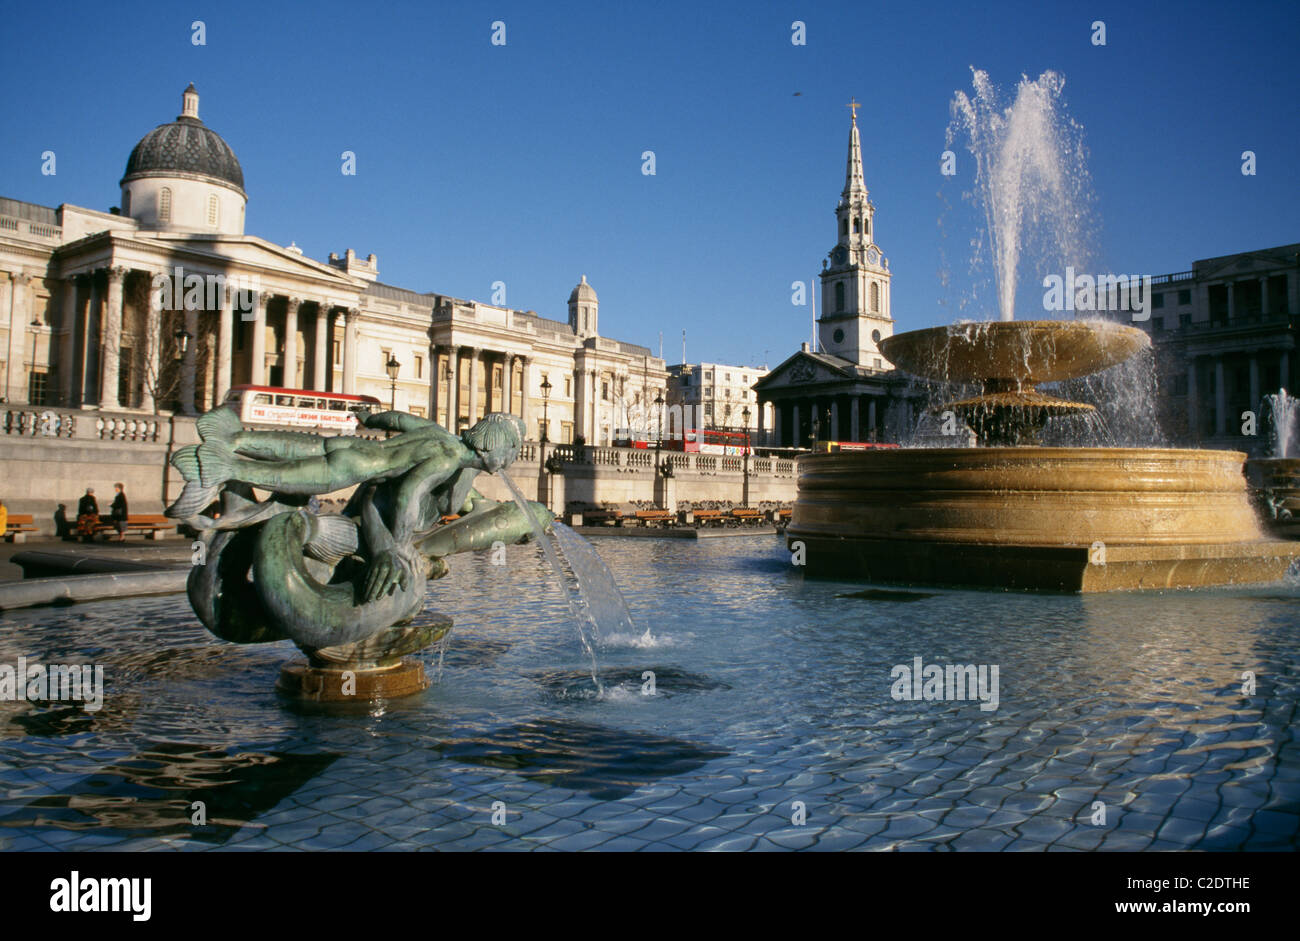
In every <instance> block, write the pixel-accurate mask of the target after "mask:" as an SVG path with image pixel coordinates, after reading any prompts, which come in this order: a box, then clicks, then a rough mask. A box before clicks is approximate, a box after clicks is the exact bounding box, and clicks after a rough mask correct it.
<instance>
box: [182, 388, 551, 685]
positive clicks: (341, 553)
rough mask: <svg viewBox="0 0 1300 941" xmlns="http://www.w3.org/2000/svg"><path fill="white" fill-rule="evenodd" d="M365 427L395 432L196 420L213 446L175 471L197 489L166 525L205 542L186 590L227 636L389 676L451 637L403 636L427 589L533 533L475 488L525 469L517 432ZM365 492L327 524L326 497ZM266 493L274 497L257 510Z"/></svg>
mask: <svg viewBox="0 0 1300 941" xmlns="http://www.w3.org/2000/svg"><path fill="white" fill-rule="evenodd" d="M358 418H359V420H360V421H361V423H362V424H363V425H364V426H365V427H367V428H371V429H378V430H384V431H388V432H395V434H394V435H393V436H392V437H390V438H387V439H385V440H376V439H369V438H363V437H351V436H340V437H325V436H321V435H314V434H302V433H291V432H275V431H246V430H245V429H244V428H243V427H242V426H241V425H240V422H239V419H238V416H236V415H235V413H234V412H232V411H231V410H229V409H227V408H224V407H223V408H218V409H216V410H214V411H211V412H208V413H207V414H206V415H204V416H203V417H202V418H200V419H199V421H198V430H199V435H200V438H201V440H202V443H201V444H199V445H196V446H192V447H188V448H184V449H182V450H180V451H178V452H177V453H176V454H175V455H174V456H173V457H172V463H173V464H174V465H175V466H176V468H177V469H178V470H179V471H180V473H181V475H182V476H183V477H184V478H185V481H186V483H185V488H184V489H183V490H182V492H181V495H180V497H179V498H178V499H177V500H176V502H175V503H174V504H172V506H170V507H169V508H168V509H167V515H169V516H171V517H174V518H176V519H179V520H181V521H183V522H185V523H187V524H189V525H190V526H193V527H194V528H195V529H197V530H199V531H200V533H201V539H202V541H203V543H204V546H205V549H206V558H205V561H204V564H202V565H196V566H195V567H194V570H193V571H192V572H191V573H190V578H189V584H188V592H189V598H190V603H191V604H192V605H193V607H194V611H195V613H196V614H198V616H199V619H200V620H201V621H202V622H203V624H204V626H206V627H207V628H208V629H209V630H210V631H212V632H213V633H214V634H216V635H217V636H218V637H221V638H223V639H225V640H229V641H233V642H236V643H261V642H266V641H276V640H283V639H285V638H288V639H290V640H293V641H294V642H295V643H296V644H297V645H298V646H299V647H300V648H302V649H303V650H304V651H306V652H307V653H308V655H309V657H310V658H311V660H312V662H313V663H314V664H315V663H349V662H356V663H366V664H382V663H386V662H390V661H391V660H392V659H393V658H394V657H396V656H400V654H401V653H405V652H410V651H412V650H416V649H419V648H420V647H423V646H427V645H428V644H429V643H432V642H433V641H435V640H437V639H438V638H439V637H440V636H441V635H442V634H444V633H446V631H447V630H449V629H450V627H451V620H450V618H445V617H435V618H433V621H432V623H424V624H421V625H419V626H407V627H402V625H408V624H409V622H410V621H411V620H412V619H413V618H415V617H416V616H417V615H419V614H420V612H421V611H422V609H423V607H424V602H425V594H426V589H427V587H428V584H429V581H430V580H431V579H437V578H440V577H442V576H443V575H445V574H446V573H447V564H446V562H444V561H443V560H444V558H445V557H446V556H449V555H452V554H454V553H457V552H472V551H475V550H479V549H488V548H491V547H492V546H493V545H494V544H495V543H498V542H501V543H505V544H512V543H519V542H526V541H527V540H528V539H529V538H530V537H531V536H532V535H533V532H534V526H533V522H532V521H530V520H529V519H528V518H527V517H526V516H525V514H524V513H523V511H521V510H520V508H519V507H518V506H517V505H515V504H514V503H513V502H511V503H501V502H497V501H494V500H488V499H486V498H485V497H483V495H482V494H480V493H479V492H478V491H477V490H475V489H474V487H473V483H474V478H475V477H476V476H477V475H478V474H479V473H480V472H482V471H488V472H495V471H498V470H503V469H504V468H506V467H508V466H509V465H510V464H511V463H512V462H513V461H514V460H515V459H516V458H517V457H518V455H519V449H520V446H521V444H522V434H523V425H522V422H520V420H519V419H518V418H515V417H514V416H512V415H504V414H492V415H488V416H487V417H486V418H484V419H483V420H482V421H480V422H479V423H478V424H476V425H475V426H474V427H473V428H471V429H469V430H468V431H466V432H465V434H464V435H463V436H462V437H457V436H455V435H453V434H451V433H450V432H448V431H447V430H445V429H444V428H442V427H441V426H439V425H437V424H436V423H434V422H431V421H428V420H427V419H423V418H419V417H417V416H415V415H411V414H408V413H406V412H382V413H380V414H370V413H358ZM352 486H356V487H357V490H356V491H355V493H354V494H353V496H352V499H351V500H350V501H349V502H348V504H347V506H346V507H345V508H344V509H343V511H342V512H341V513H322V512H319V510H318V509H317V507H318V504H317V502H316V501H315V499H314V498H315V497H316V496H318V495H321V494H327V493H333V492H336V491H339V490H343V489H346V488H348V487H352ZM254 487H257V488H259V489H262V490H267V491H270V496H269V497H267V498H266V499H265V500H259V499H257V497H256V496H255V494H254V492H253V488H254ZM529 508H530V511H531V513H532V514H533V516H534V517H535V518H536V520H537V522H538V523H539V524H540V525H541V526H542V527H548V526H550V524H551V522H552V521H553V520H554V516H553V515H552V514H551V513H550V511H549V510H547V509H546V508H545V507H544V506H542V505H541V504H539V503H530V504H529ZM457 514H459V517H460V518H459V519H455V520H452V521H450V522H446V523H444V522H443V520H444V518H445V517H448V516H455V515H457ZM425 620H428V618H426V619H425Z"/></svg>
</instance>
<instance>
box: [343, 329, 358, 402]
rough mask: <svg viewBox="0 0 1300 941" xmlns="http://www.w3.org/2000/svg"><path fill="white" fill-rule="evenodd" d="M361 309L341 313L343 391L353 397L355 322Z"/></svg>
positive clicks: (355, 382) (355, 380) (355, 367)
mask: <svg viewBox="0 0 1300 941" xmlns="http://www.w3.org/2000/svg"><path fill="white" fill-rule="evenodd" d="M360 317H361V309H360V308H357V307H349V308H348V309H347V310H346V311H344V313H343V391H344V392H345V393H347V394H349V395H355V394H356V391H357V336H356V333H357V320H358V319H359V318H360Z"/></svg>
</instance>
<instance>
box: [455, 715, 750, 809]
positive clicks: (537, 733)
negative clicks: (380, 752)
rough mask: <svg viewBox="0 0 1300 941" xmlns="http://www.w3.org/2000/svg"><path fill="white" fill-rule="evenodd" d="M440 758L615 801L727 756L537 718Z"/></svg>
mask: <svg viewBox="0 0 1300 941" xmlns="http://www.w3.org/2000/svg"><path fill="white" fill-rule="evenodd" d="M434 750H435V751H437V752H439V753H440V754H441V755H442V757H443V758H444V759H450V760H452V761H460V762H465V763H466V764H471V765H482V766H486V767H489V768H500V769H503V770H507V771H510V772H512V773H514V774H517V775H519V776H520V777H523V778H526V779H528V780H530V781H537V782H539V783H542V784H547V785H551V786H554V787H564V788H569V789H571V790H575V791H584V792H586V793H587V794H588V795H589V796H591V797H592V798H593V799H595V800H620V799H622V798H624V797H627V796H628V795H629V794H631V793H632V792H633V791H635V790H636V789H637V788H639V787H642V786H643V785H646V784H651V783H653V782H655V781H658V780H660V779H661V778H666V777H671V776H674V775H683V774H688V773H689V772H691V771H694V770H696V769H697V768H700V767H702V766H703V765H704V764H705V763H706V762H709V761H712V760H714V759H716V758H724V757H726V755H727V752H724V751H719V750H717V749H714V748H709V747H704V746H699V745H694V744H692V743H690V742H683V741H680V740H678V739H674V738H664V737H662V736H659V735H650V734H647V733H644V732H627V731H624V730H622V729H612V728H606V727H605V726H601V725H590V724H588V723H585V722H575V721H572V720H562V719H540V720H538V721H536V722H526V723H524V724H522V725H516V726H513V727H511V728H508V729H494V730H492V731H491V732H487V733H485V734H483V735H479V736H476V737H474V738H471V739H463V740H459V741H451V742H444V743H442V744H440V745H435V746H434Z"/></svg>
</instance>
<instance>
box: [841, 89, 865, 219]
mask: <svg viewBox="0 0 1300 941" xmlns="http://www.w3.org/2000/svg"><path fill="white" fill-rule="evenodd" d="M848 107H849V108H850V109H852V111H853V129H852V130H850V131H849V161H848V166H847V167H846V168H845V171H844V192H843V193H841V194H840V196H841V197H842V198H844V199H849V198H850V197H852V196H866V195H867V184H866V183H865V182H863V179H862V141H861V140H859V138H858V109H859V108H861V107H862V105H861V104H860V103H859V102H858V101H857V100H850V101H849V103H848Z"/></svg>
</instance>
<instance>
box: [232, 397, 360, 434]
mask: <svg viewBox="0 0 1300 941" xmlns="http://www.w3.org/2000/svg"><path fill="white" fill-rule="evenodd" d="M225 404H226V405H227V406H229V407H230V408H231V409H233V410H234V412H235V414H237V415H238V416H239V420H240V421H242V422H244V423H245V424H248V425H280V426H283V425H290V426H293V427H298V428H319V429H321V430H327V431H333V432H337V433H339V434H345V435H346V434H352V433H353V432H355V431H356V428H357V421H356V418H354V417H353V415H352V409H354V408H361V407H365V408H369V409H376V410H378V409H381V408H382V407H383V406H382V404H381V403H380V401H379V399H377V398H375V397H374V396H373V395H348V394H346V393H343V392H313V391H312V390H310V389H284V388H280V387H278V386H232V387H231V389H230V392H229V393H228V394H227V395H226V401H225Z"/></svg>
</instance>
